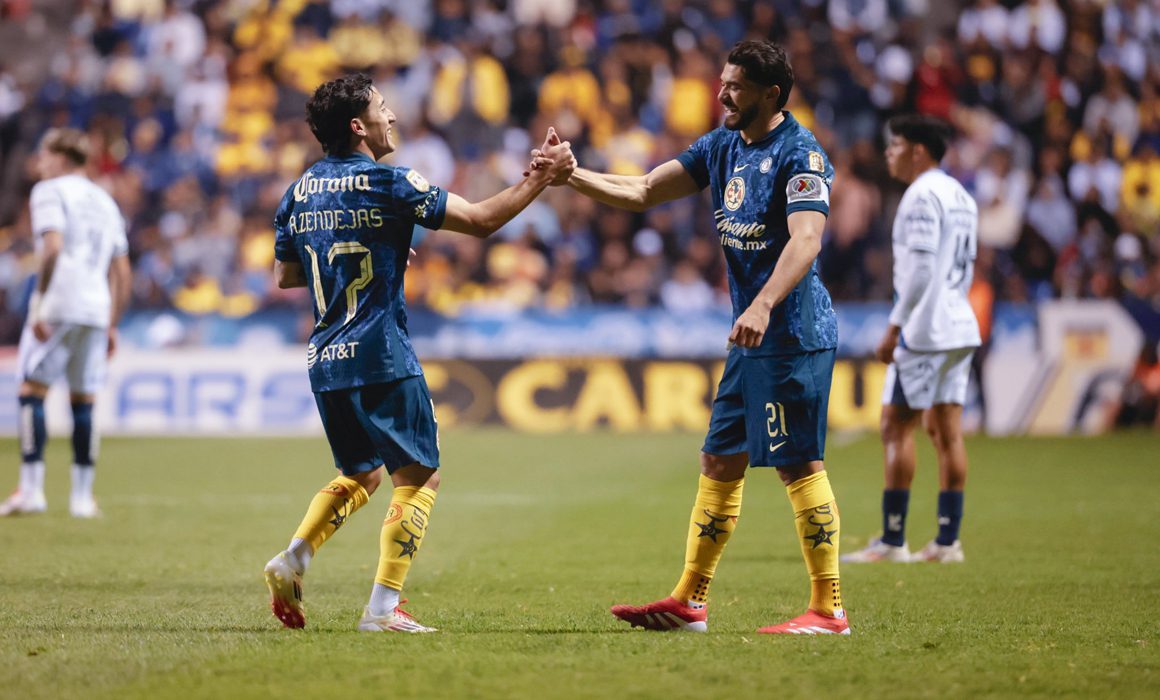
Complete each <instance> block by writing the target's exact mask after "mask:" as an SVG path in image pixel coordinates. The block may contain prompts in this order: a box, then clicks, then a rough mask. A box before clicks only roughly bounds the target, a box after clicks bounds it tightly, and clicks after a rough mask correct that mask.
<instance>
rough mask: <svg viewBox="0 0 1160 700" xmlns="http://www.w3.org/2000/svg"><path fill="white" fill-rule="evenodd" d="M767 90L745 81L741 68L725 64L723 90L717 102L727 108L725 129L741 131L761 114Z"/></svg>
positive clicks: (722, 79)
mask: <svg viewBox="0 0 1160 700" xmlns="http://www.w3.org/2000/svg"><path fill="white" fill-rule="evenodd" d="M766 90H767V88H762V87H761V86H760V85H757V84H756V83H753V82H751V81H749V80H746V79H745V76H744V72H743V71H742V69H741V68H740V67H739V66H735V65H733V64H731V63H727V64H725V70H724V71H722V73H721V90H720V92H718V93H717V100H718V101H719V102H720V103H721V105H722V106H723V107H725V128H726V129H729V130H730V131H741V130H742V129H746V128H748V127H749V125H750V124H752V123H753V122H754V121H755V120H756V119H757V118H758V116H759V115H760V113H761V100H762V97H763V96H764V93H765V91H766Z"/></svg>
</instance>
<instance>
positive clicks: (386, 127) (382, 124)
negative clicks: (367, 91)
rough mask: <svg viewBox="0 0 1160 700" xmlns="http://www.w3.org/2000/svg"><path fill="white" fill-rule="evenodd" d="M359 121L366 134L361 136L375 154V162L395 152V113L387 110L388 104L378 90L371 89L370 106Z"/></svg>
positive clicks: (359, 117) (360, 116)
mask: <svg viewBox="0 0 1160 700" xmlns="http://www.w3.org/2000/svg"><path fill="white" fill-rule="evenodd" d="M357 119H358V121H359V122H362V128H363V131H364V132H365V133H363V134H360V135H361V136H362V137H363V140H364V141H366V144H367V146H368V147H370V149H371V152H372V153H374V155H375V160H378V159H379V158H382V157H383V156H385V155H387V154H388V153H391V152H393V151H394V150H395V135H394V130H393V129H392V127H393V126H394V124H395V113H394V112H392V111H391V110H389V109H387V103H386V102H385V101H384V100H383V95H382V93H380V92H379V91H378V90H377V89H375V88H373V87H372V88H371V101H370V104H368V105H367V108H366V109H365V110H363V113H362V114H360V115H359V116H358V118H357Z"/></svg>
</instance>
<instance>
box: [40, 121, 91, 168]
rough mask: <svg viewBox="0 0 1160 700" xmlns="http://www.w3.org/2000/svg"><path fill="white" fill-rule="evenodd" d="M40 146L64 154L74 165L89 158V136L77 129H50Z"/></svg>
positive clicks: (51, 151) (81, 163)
mask: <svg viewBox="0 0 1160 700" xmlns="http://www.w3.org/2000/svg"><path fill="white" fill-rule="evenodd" d="M40 147H41V148H43V149H44V150H46V151H48V152H49V153H59V154H61V155H63V156H64V157H65V158H68V159H69V160H70V161H71V162H72V163H73V164H74V165H84V164H85V163H86V162H88V160H89V137H88V136H85V134H84V132H83V131H78V130H77V129H49V130H48V131H46V132H45V133H44V138H42V139H41V140H40Z"/></svg>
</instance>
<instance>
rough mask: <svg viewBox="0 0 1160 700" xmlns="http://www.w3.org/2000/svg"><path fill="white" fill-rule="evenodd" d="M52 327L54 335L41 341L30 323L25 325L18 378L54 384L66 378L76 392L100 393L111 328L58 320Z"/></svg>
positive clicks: (69, 385)
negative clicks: (34, 333)
mask: <svg viewBox="0 0 1160 700" xmlns="http://www.w3.org/2000/svg"><path fill="white" fill-rule="evenodd" d="M52 329H53V330H52V336H50V337H49V339H48V340H46V341H44V342H43V343H42V342H40V341H39V340H37V339H36V336H35V335H33V333H32V326H31V325H26V326H24V332H23V333H21V335H20V354H19V360H18V364H17V370H16V372H17V379H18V380H19V381H25V380H28V381H33V382H36V383H38V384H44V385H45V386H51V385H52V384H55V383H56V382H57V381H58V380H59V379H60V378H61V377H66V378H67V379H68V388H69V391H71V392H73V393H74V394H95V393H97V391H99V390H100V388H101V385H102V384H103V383H104V381H105V368H106V366H107V359H108V353H109V330H108V329H107V328H97V327H95V326H81V325H77V324H74V323H58V324H55V325H53V326H52Z"/></svg>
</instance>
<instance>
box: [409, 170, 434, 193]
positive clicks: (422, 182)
mask: <svg viewBox="0 0 1160 700" xmlns="http://www.w3.org/2000/svg"><path fill="white" fill-rule="evenodd" d="M407 182H409V183H411V187H414V188H415V189H417V190H419V191H420V192H426V191H427V190H429V189H431V183H429V182H427V178H425V177H423V176H422V175H420V174H419V173H417V172H415V171H414V170H408V171H407Z"/></svg>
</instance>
